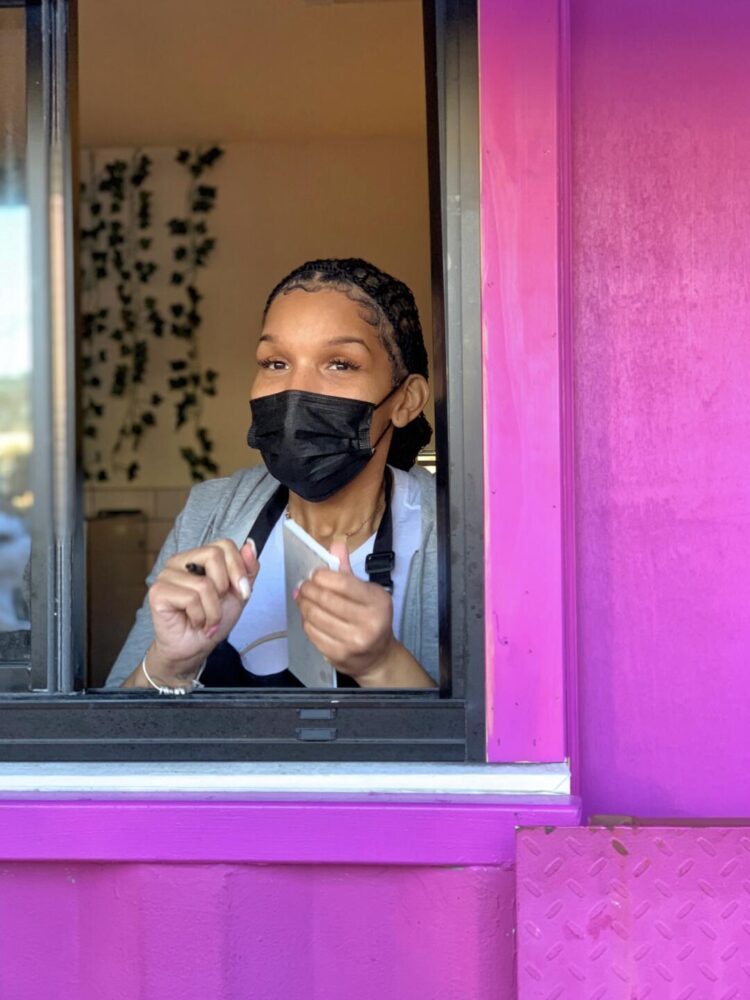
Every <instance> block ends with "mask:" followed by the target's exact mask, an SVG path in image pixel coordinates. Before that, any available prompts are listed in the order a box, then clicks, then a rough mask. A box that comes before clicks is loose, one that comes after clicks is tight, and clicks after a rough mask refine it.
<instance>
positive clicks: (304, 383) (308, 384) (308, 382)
mask: <svg viewBox="0 0 750 1000" xmlns="http://www.w3.org/2000/svg"><path fill="white" fill-rule="evenodd" d="M287 388H288V389H296V390H298V391H299V392H319V391H320V388H319V386H318V383H317V379H316V375H315V373H314V372H310V371H303V370H300V369H299V368H296V369H295V370H294V371H293V372H292V373H291V377H290V378H289V381H288V383H287Z"/></svg>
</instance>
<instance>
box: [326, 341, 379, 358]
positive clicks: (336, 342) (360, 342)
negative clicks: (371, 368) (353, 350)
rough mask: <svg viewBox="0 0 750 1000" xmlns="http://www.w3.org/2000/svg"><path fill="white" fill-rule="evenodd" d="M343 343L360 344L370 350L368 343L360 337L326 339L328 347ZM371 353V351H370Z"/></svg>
mask: <svg viewBox="0 0 750 1000" xmlns="http://www.w3.org/2000/svg"><path fill="white" fill-rule="evenodd" d="M344 344H361V345H362V347H364V348H365V350H367V351H370V345H369V344H368V343H367V341H366V340H363V339H362V338H361V337H334V338H333V339H332V340H329V341H328V346H329V347H342V346H343V345H344ZM370 354H372V351H370Z"/></svg>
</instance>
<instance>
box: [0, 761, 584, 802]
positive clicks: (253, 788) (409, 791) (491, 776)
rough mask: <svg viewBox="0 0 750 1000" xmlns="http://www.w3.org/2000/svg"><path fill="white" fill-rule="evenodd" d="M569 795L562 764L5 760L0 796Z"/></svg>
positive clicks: (0, 768) (0, 772) (567, 773)
mask: <svg viewBox="0 0 750 1000" xmlns="http://www.w3.org/2000/svg"><path fill="white" fill-rule="evenodd" d="M36 794H50V795H75V796H81V795H85V796H86V797H91V796H108V795H159V796H164V795H168V796H173V795H186V796H191V795H199V796H210V797H221V798H224V797H242V796H244V797H248V796H253V797H257V796H268V797H276V798H278V797H280V796H288V795H293V796H310V797H316V798H317V797H321V796H323V797H326V798H328V797H336V796H340V795H346V796H348V795H367V796H370V797H372V796H379V797H380V796H391V795H395V796H401V795H409V796H415V795H416V796H422V795H424V796H435V795H440V796H449V797H451V798H454V797H460V798H463V797H471V796H478V795H481V796H505V795H511V796H527V795H528V796H538V795H544V796H549V795H551V796H567V795H570V769H569V767H568V765H567V764H566V763H560V764H380V763H375V762H373V763H366V764H354V763H335V764H310V763H304V764H295V763H278V764H265V763H264V764H261V763H244V762H243V763H201V762H194V763H192V762H179V763H171V762H170V763H143V764H141V763H121V764H120V763H85V764H83V763H81V764H70V763H43V764H39V763H28V764H27V763H24V764H0V796H1V797H5V798H8V797H11V796H12V797H18V796H23V795H36Z"/></svg>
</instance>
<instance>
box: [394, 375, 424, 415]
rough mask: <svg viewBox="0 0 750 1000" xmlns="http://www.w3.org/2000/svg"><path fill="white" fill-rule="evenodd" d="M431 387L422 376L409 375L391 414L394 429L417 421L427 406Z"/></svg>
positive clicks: (397, 395)
mask: <svg viewBox="0 0 750 1000" xmlns="http://www.w3.org/2000/svg"><path fill="white" fill-rule="evenodd" d="M429 398H430V387H429V385H428V383H427V379H426V378H424V377H423V376H422V375H407V377H406V379H405V380H404V382H403V383H402V385H401V386H400V388H399V392H398V393H397V394H396V398H395V406H394V407H393V411H392V413H391V423H392V424H393V426H394V427H406V425H407V424H410V423H411V422H412V420H414V419H416V417H418V416H419V414H420V413H421V412H422V410H424V408H425V406H426V405H427V400H428V399H429Z"/></svg>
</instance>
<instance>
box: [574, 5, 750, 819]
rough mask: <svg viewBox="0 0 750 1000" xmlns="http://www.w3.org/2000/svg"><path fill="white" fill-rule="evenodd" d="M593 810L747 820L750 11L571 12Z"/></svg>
mask: <svg viewBox="0 0 750 1000" xmlns="http://www.w3.org/2000/svg"><path fill="white" fill-rule="evenodd" d="M571 14H572V17H571V29H572V30H571V34H572V109H573V119H572V121H573V190H574V199H573V237H574V249H573V274H574V298H573V306H574V309H573V319H574V343H575V393H576V412H577V417H576V447H577V480H576V492H577V505H578V508H577V534H578V546H577V559H578V615H579V635H578V639H579V657H580V659H579V665H580V690H579V698H580V704H579V710H580V717H581V720H582V721H581V725H582V729H581V741H582V774H581V777H582V794H583V797H584V808H585V809H586V810H587V811H588V812H589V813H591V812H602V811H604V812H617V813H623V812H624V813H636V814H638V813H640V814H643V815H652V816H653V815H657V816H658V815H663V816H691V815H693V816H701V815H702V816H706V815H708V816H711V815H713V816H728V815H735V816H736V815H748V814H750V782H749V781H748V774H749V773H750V736H749V735H748V734H749V733H750V669H749V668H750V114H749V112H748V94H749V93H750V58H748V52H749V51H750V5H749V4H747V3H742V2H737V0H710V2H709V0H658V2H657V3H655V2H653V0H606V3H603V2H601V0H572V5H571Z"/></svg>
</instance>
